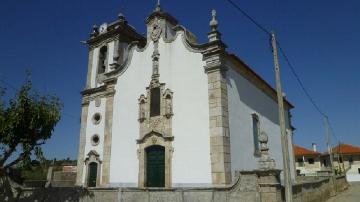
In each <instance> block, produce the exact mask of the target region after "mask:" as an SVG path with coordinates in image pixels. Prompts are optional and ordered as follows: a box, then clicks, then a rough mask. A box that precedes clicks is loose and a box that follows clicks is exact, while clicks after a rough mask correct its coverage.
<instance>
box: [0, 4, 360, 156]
mask: <svg viewBox="0 0 360 202" xmlns="http://www.w3.org/2000/svg"><path fill="white" fill-rule="evenodd" d="M234 1H235V2H237V3H238V4H239V5H240V6H241V8H242V9H244V10H246V11H247V12H248V13H249V14H250V15H252V16H253V17H254V18H255V19H256V20H257V21H259V22H260V23H261V24H262V25H264V26H265V27H266V28H267V29H269V30H275V31H276V33H277V38H278V40H279V41H280V43H281V44H282V47H283V49H284V50H285V51H286V52H287V55H288V57H289V58H290V60H291V61H292V63H293V65H294V66H295V68H296V71H297V73H298V74H299V75H300V77H301V79H302V80H303V82H304V84H305V87H306V88H307V89H308V91H309V92H310V94H311V95H312V96H313V98H314V100H315V101H316V102H317V103H318V104H319V106H320V108H321V109H322V110H323V111H325V113H327V114H328V115H329V117H330V120H331V123H332V125H333V128H334V132H335V134H336V136H337V137H338V139H339V140H341V141H343V142H345V143H350V144H356V145H359V146H360V134H359V131H360V118H359V114H360V81H359V75H360V66H359V59H360V38H359V35H360V23H359V20H360V2H359V1H357V0H347V1H341V2H340V1H335V0H330V1H329V0H327V1H325V0H319V1H310V0H304V1H286V0H267V1H260V0H241V1H240V0H234ZM155 3H156V1H155V0H153V1H149V0H131V1H130V0H116V1H115V0H111V1H106V2H105V1H94V0H76V1H70V0H51V1H48V0H32V1H20V0H1V2H0V79H1V80H3V81H6V82H7V83H10V84H11V85H12V86H15V87H19V86H21V84H22V83H23V82H24V78H25V70H26V69H30V70H31V71H32V78H33V82H34V87H35V88H36V89H37V90H38V91H39V92H41V93H55V94H56V95H58V96H59V97H60V99H61V100H62V101H63V102H64V110H63V116H62V119H61V121H60V122H59V123H58V125H57V127H56V129H55V132H54V134H53V137H52V139H51V140H49V141H48V142H47V144H46V145H45V146H44V150H45V155H46V156H47V157H48V158H66V157H71V158H76V156H77V150H78V142H79V128H80V108H81V105H80V103H81V97H80V91H82V90H83V88H84V86H85V78H86V71H87V47H86V46H84V45H82V44H80V42H79V41H81V40H86V39H87V38H88V36H89V33H90V31H91V27H92V25H93V24H95V23H96V24H101V23H103V22H110V21H113V20H115V19H116V17H117V15H118V13H119V12H121V13H123V14H124V15H125V17H126V18H127V20H128V22H129V23H130V24H131V25H133V26H134V27H135V28H136V29H137V30H138V32H139V33H145V25H144V20H145V18H146V17H147V16H148V15H149V13H150V12H151V11H152V10H153V9H154V7H155ZM161 4H162V7H163V9H164V10H166V11H167V12H169V13H171V14H172V15H173V16H175V17H176V18H177V19H178V20H179V21H180V23H181V24H182V25H184V26H185V27H187V28H188V29H189V30H191V31H192V32H193V33H194V34H195V35H197V37H198V41H199V42H201V43H203V42H206V40H207V32H208V31H209V26H208V24H209V21H210V16H211V14H210V11H211V9H213V8H215V9H216V10H217V13H218V21H219V30H220V32H221V33H222V37H223V41H224V42H225V43H226V44H227V45H228V46H229V48H228V51H229V52H232V53H235V54H237V55H238V56H239V57H240V58H242V59H243V60H244V61H245V62H246V63H247V64H249V65H250V66H251V67H252V68H253V69H254V70H255V71H256V72H258V73H259V74H260V75H261V76H262V77H263V78H264V79H265V80H266V81H268V82H269V83H270V84H272V85H273V86H274V78H275V76H274V71H273V60H272V55H271V50H270V45H269V39H268V37H267V36H266V35H265V34H264V33H262V32H261V31H259V29H258V28H257V27H255V26H254V25H253V24H252V23H251V22H249V21H248V19H246V18H245V17H244V16H242V15H241V14H240V13H239V12H238V11H236V10H235V9H234V8H233V7H232V6H231V5H230V4H229V3H228V2H227V1H224V0H198V1H193V0H192V1H190V0H182V1H166V0H162V1H161ZM280 59H281V68H282V82H283V90H284V91H285V93H286V95H287V98H288V99H289V100H290V101H291V102H292V103H293V104H294V105H295V107H296V108H295V109H294V110H293V111H292V115H293V125H294V126H295V127H296V131H295V136H294V139H295V143H297V144H299V145H302V146H306V147H309V148H310V146H311V143H312V142H315V143H318V144H319V149H320V150H324V149H325V148H324V142H325V137H324V133H325V130H324V123H323V119H322V117H321V116H320V115H319V114H318V113H317V112H316V111H315V110H314V108H313V107H312V105H311V103H310V102H309V101H308V100H307V98H306V97H305V95H304V93H303V92H302V91H301V89H300V88H299V86H298V84H297V83H296V81H295V78H294V77H293V75H292V74H291V73H290V71H289V68H288V67H287V66H286V64H285V63H284V60H283V58H280ZM0 85H1V86H4V83H0ZM5 87H6V86H5ZM7 87H8V86H7ZM7 92H8V96H11V95H12V94H13V93H14V91H13V90H12V89H11V88H10V87H8V91H7ZM336 141H337V140H336Z"/></svg>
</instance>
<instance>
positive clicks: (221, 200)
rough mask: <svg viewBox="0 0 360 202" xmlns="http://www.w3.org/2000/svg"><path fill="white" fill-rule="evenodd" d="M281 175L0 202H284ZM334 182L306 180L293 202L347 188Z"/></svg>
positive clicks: (33, 193)
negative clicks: (230, 182) (208, 184)
mask: <svg viewBox="0 0 360 202" xmlns="http://www.w3.org/2000/svg"><path fill="white" fill-rule="evenodd" d="M279 174H280V170H267V171H265V170H256V171H246V172H245V171H242V172H238V173H237V176H238V177H237V180H236V182H235V183H234V184H233V185H231V186H222V187H204V188H166V189H163V188H88V189H86V188H80V187H72V188H71V187H56V188H23V189H22V191H21V193H20V195H19V197H17V199H15V198H13V199H11V198H8V200H3V199H2V198H0V201H36V200H37V201H80V202H96V201H118V202H127V201H130V202H143V201H147V202H153V201H154V202H155V201H156V202H162V201H164V202H168V201H171V202H197V201H199V202H235V201H247V202H252V201H255V202H277V201H284V197H283V196H284V195H283V194H282V192H283V190H284V189H283V187H281V185H280V183H279V181H280V180H279ZM335 179H336V180H335V183H334V185H335V186H333V184H332V180H331V178H319V179H317V180H315V179H312V180H304V181H303V182H301V183H298V184H296V185H294V187H293V191H294V200H293V201H294V202H300V201H301V202H310V201H316V202H318V201H320V202H321V201H326V200H327V199H328V198H329V197H330V195H333V194H335V193H336V192H340V191H342V190H344V189H346V188H347V186H348V184H347V181H346V178H345V177H344V176H341V177H336V178H335ZM332 187H334V189H333V188H332ZM335 191H336V192H335Z"/></svg>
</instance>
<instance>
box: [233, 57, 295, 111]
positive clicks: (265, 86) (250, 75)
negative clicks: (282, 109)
mask: <svg viewBox="0 0 360 202" xmlns="http://www.w3.org/2000/svg"><path fill="white" fill-rule="evenodd" d="M229 58H230V60H233V61H235V62H236V63H238V64H240V65H236V66H237V67H238V68H241V69H240V71H241V73H243V75H244V76H245V77H247V79H250V80H251V81H252V82H254V83H255V85H256V86H257V87H258V88H260V89H261V90H262V91H264V92H265V93H267V94H268V95H269V96H270V97H271V98H272V99H273V100H275V101H276V102H277V92H276V90H275V89H274V88H273V87H272V86H271V85H270V84H269V83H267V82H266V81H265V80H264V79H263V78H261V76H259V75H258V74H257V73H256V72H255V71H254V70H253V69H252V68H251V67H250V66H249V65H247V64H246V63H245V62H244V61H242V60H241V59H240V58H239V57H238V56H236V55H235V54H232V53H230V54H229ZM284 104H285V106H287V108H288V109H291V108H294V105H292V104H291V103H290V102H289V101H288V100H286V99H285V98H284Z"/></svg>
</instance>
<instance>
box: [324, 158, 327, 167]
mask: <svg viewBox="0 0 360 202" xmlns="http://www.w3.org/2000/svg"><path fill="white" fill-rule="evenodd" d="M323 165H324V166H325V167H327V160H326V159H324V160H323Z"/></svg>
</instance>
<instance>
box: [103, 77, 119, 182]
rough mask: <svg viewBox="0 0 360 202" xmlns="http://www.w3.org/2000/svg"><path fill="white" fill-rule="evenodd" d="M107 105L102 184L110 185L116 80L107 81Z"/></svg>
mask: <svg viewBox="0 0 360 202" xmlns="http://www.w3.org/2000/svg"><path fill="white" fill-rule="evenodd" d="M105 83H106V85H107V89H106V92H107V93H106V103H105V128H104V148H103V161H102V178H101V184H102V185H108V184H109V183H110V158H111V146H112V145H111V139H112V121H113V103H114V95H115V89H114V88H115V84H116V80H112V81H105Z"/></svg>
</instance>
